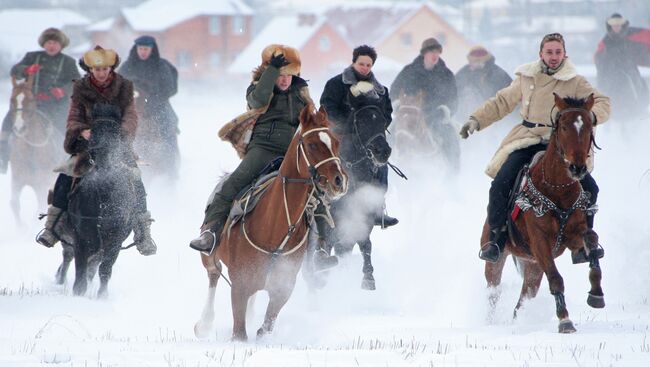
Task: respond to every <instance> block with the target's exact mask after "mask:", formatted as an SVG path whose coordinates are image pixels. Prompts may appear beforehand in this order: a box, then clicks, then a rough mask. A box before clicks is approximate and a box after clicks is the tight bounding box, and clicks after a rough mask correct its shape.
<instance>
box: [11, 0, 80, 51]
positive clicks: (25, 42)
mask: <svg viewBox="0 0 650 367" xmlns="http://www.w3.org/2000/svg"><path fill="white" fill-rule="evenodd" d="M88 24H90V20H89V19H88V18H86V17H85V16H83V15H81V14H79V13H76V12H74V11H71V10H68V9H58V8H54V9H6V10H2V11H0V49H1V50H3V51H4V52H5V53H8V54H9V55H10V56H11V57H12V58H14V57H20V56H22V54H24V53H25V52H28V51H34V50H36V49H40V45H39V44H38V37H39V35H40V34H41V32H42V31H43V30H45V29H46V28H50V27H55V28H64V27H66V26H85V25H88ZM16 61H18V60H16Z"/></svg>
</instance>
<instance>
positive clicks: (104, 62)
mask: <svg viewBox="0 0 650 367" xmlns="http://www.w3.org/2000/svg"><path fill="white" fill-rule="evenodd" d="M119 60H120V58H119V56H118V55H117V52H115V51H114V50H111V49H110V48H102V46H95V48H94V49H92V50H90V51H88V52H86V53H85V54H84V56H83V58H82V61H83V63H84V64H86V66H87V67H88V68H99V67H113V68H115V67H117V65H118V64H119V62H120V61H119Z"/></svg>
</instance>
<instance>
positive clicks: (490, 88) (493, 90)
mask: <svg viewBox="0 0 650 367" xmlns="http://www.w3.org/2000/svg"><path fill="white" fill-rule="evenodd" d="M510 83H512V78H511V77H510V75H508V73H507V72H506V71H505V70H503V69H502V68H500V67H499V66H498V65H496V64H495V62H494V58H490V59H489V60H488V61H487V62H486V63H485V66H484V67H483V68H482V69H476V70H472V69H470V67H469V65H465V66H463V67H462V68H461V69H460V70H459V71H458V73H456V84H457V85H458V99H459V101H460V106H461V107H460V110H462V111H458V112H459V113H460V117H461V119H466V118H468V117H469V113H471V112H473V111H474V110H476V108H477V107H479V106H480V105H481V104H483V102H485V101H486V100H488V99H489V98H491V97H493V96H494V95H496V94H497V92H498V91H500V90H501V89H503V88H505V87H507V86H508V85H510Z"/></svg>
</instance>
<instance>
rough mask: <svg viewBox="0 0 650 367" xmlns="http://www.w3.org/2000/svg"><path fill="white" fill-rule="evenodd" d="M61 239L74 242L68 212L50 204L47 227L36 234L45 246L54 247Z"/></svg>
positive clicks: (37, 238)
mask: <svg viewBox="0 0 650 367" xmlns="http://www.w3.org/2000/svg"><path fill="white" fill-rule="evenodd" d="M59 240H63V241H65V242H67V243H70V244H72V242H73V238H72V232H71V231H70V229H69V228H68V225H67V217H66V212H65V211H63V210H62V209H60V208H57V207H55V206H53V205H50V206H49V207H48V208H47V218H46V220H45V228H44V229H43V230H41V232H39V234H38V235H37V236H36V242H38V243H40V244H41V245H43V246H45V247H53V246H54V245H56V243H57V242H59Z"/></svg>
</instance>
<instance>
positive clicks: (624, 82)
mask: <svg viewBox="0 0 650 367" xmlns="http://www.w3.org/2000/svg"><path fill="white" fill-rule="evenodd" d="M642 32H643V30H641V29H639V28H625V29H624V30H622V31H621V33H620V34H618V35H617V34H613V33H611V32H608V33H607V35H605V37H604V38H603V39H602V41H601V42H600V44H599V48H598V51H597V52H596V56H595V61H596V71H597V73H598V74H597V77H598V80H597V81H598V89H599V90H600V91H601V92H603V93H604V94H606V95H608V96H610V98H611V99H612V107H613V109H614V111H615V113H616V114H618V116H619V117H625V116H630V117H631V116H633V115H636V114H638V113H641V112H643V111H646V110H647V108H648V98H649V96H648V85H647V84H646V82H645V80H643V78H642V77H641V73H640V72H639V68H638V65H649V64H650V53H649V52H648V51H647V49H646V47H645V45H644V44H643V43H640V42H635V41H633V40H632V39H631V38H630V37H631V36H632V35H634V34H641V33H642ZM632 38H633V37H632Z"/></svg>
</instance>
